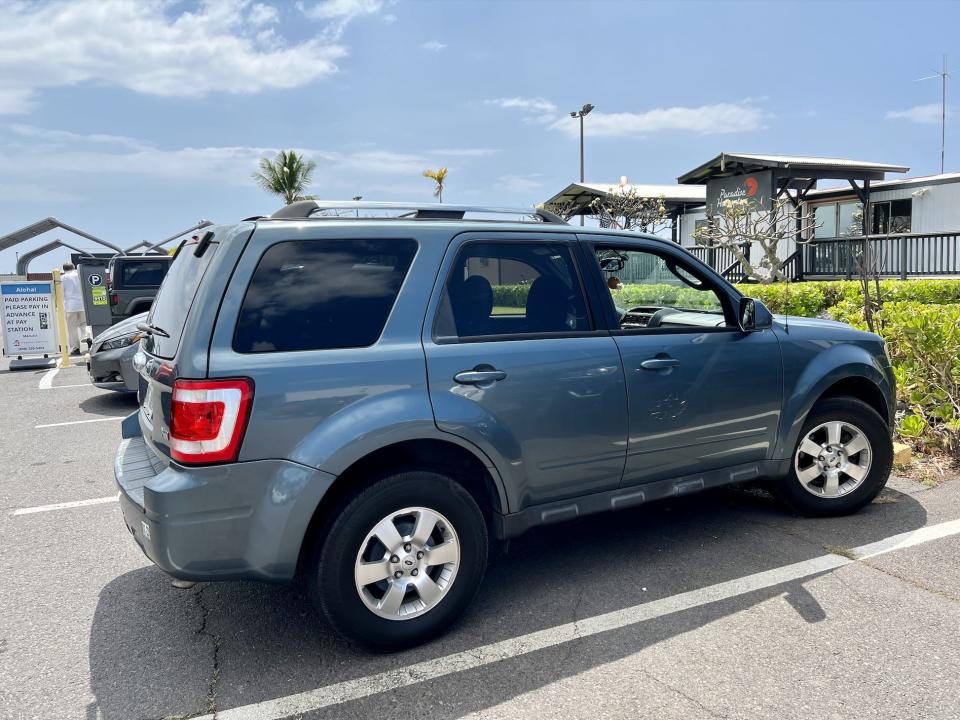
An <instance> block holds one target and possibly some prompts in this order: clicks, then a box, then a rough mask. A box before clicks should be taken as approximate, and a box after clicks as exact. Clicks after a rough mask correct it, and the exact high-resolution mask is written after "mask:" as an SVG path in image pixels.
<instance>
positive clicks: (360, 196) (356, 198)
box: [353, 195, 363, 217]
mask: <svg viewBox="0 0 960 720" xmlns="http://www.w3.org/2000/svg"><path fill="white" fill-rule="evenodd" d="M361 200H363V195H354V196H353V201H354V202H360V201H361ZM357 217H360V208H357Z"/></svg>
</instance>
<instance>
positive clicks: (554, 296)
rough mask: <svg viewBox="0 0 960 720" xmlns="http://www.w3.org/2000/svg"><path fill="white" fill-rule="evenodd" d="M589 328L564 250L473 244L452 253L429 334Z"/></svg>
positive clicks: (532, 244) (439, 336) (513, 244)
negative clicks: (453, 255) (454, 258)
mask: <svg viewBox="0 0 960 720" xmlns="http://www.w3.org/2000/svg"><path fill="white" fill-rule="evenodd" d="M592 329H593V328H592V325H591V322H590V317H589V315H588V314H587V305H586V301H585V299H584V295H583V290H582V287H581V285H580V281H579V278H578V276H577V271H576V267H575V266H574V264H573V258H572V257H571V254H570V248H569V247H567V246H565V245H561V244H548V243H536V242H476V243H467V244H466V245H464V246H463V247H462V248H461V249H460V252H459V253H458V254H457V259H456V261H455V262H454V264H453V267H452V269H451V272H450V276H449V277H448V278H447V283H446V286H445V287H444V290H443V295H442V297H441V299H440V307H439V309H438V314H437V322H436V325H435V326H434V335H435V336H436V338H437V339H438V340H443V339H446V340H450V339H463V338H480V337H489V336H501V337H502V336H508V335H539V334H543V333H574V332H586V331H589V330H592Z"/></svg>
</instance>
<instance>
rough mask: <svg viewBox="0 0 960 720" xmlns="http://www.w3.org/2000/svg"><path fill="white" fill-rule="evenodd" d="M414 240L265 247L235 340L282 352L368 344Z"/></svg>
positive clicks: (237, 345)
mask: <svg viewBox="0 0 960 720" xmlns="http://www.w3.org/2000/svg"><path fill="white" fill-rule="evenodd" d="M416 251H417V244H416V242H414V241H413V240H295V241H289V242H282V243H277V244H276V245H274V246H272V247H271V248H270V249H269V250H267V251H266V252H265V253H264V254H263V257H262V258H260V262H259V263H258V264H257V269H256V270H255V271H254V273H253V278H252V279H251V281H250V286H249V287H248V288H247V292H246V296H245V297H244V300H243V306H242V307H241V309H240V317H239V318H238V320H237V329H236V333H235V335H234V339H233V348H234V350H236V351H237V352H242V353H256V352H282V351H291V350H322V349H329V348H349V347H365V346H367V345H372V344H373V343H375V342H376V341H377V339H378V338H379V337H380V334H381V333H382V332H383V327H384V325H385V324H386V322H387V317H388V316H389V314H390V311H391V309H393V304H394V302H395V301H396V299H397V294H398V293H399V292H400V286H401V285H402V284H403V279H404V278H405V277H406V275H407V270H408V269H409V267H410V263H411V262H412V261H413V256H414V255H415V254H416Z"/></svg>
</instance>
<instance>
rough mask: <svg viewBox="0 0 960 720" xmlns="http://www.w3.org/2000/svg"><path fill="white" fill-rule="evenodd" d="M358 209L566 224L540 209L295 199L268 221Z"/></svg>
mask: <svg viewBox="0 0 960 720" xmlns="http://www.w3.org/2000/svg"><path fill="white" fill-rule="evenodd" d="M341 210H342V211H349V212H350V213H354V212H355V213H356V215H353V214H350V215H340V214H332V215H324V214H321V213H328V212H331V213H337V211H341ZM361 210H384V211H404V210H405V211H407V212H404V213H402V214H400V215H384V216H383V217H378V216H375V215H374V216H371V215H365V216H364V217H363V218H361V219H367V220H369V219H377V220H463V218H464V216H465V215H466V214H467V213H476V214H486V215H520V216H522V217H528V218H530V220H521V221H519V222H544V223H551V224H554V225H566V224H567V223H566V221H564V219H563V218H561V217H560V216H559V215H556V214H554V213H552V212H550V211H549V210H544V209H542V208H491V207H482V206H474V205H448V204H446V203H397V202H366V201H362V202H358V201H350V200H344V201H327V200H298V201H296V202H293V203H290V204H289V205H286V206H285V207H282V208H280V209H279V210H277V211H276V212H275V213H273V214H272V215H270V217H269V219H271V220H296V219H300V220H303V219H306V218H323V217H328V218H330V219H339V220H349V219H350V218H352V217H357V218H360V211H361ZM486 222H517V221H516V220H486Z"/></svg>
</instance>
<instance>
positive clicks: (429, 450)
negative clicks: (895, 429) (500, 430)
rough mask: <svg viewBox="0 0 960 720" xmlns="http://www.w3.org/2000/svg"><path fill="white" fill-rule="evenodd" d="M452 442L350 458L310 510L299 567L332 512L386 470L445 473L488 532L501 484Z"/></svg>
mask: <svg viewBox="0 0 960 720" xmlns="http://www.w3.org/2000/svg"><path fill="white" fill-rule="evenodd" d="M457 440H458V438H456V437H455V436H451V437H450V439H447V438H436V437H433V438H430V437H425V438H417V439H409V440H402V441H400V442H395V443H392V444H390V445H386V446H383V447H381V448H378V449H376V450H373V451H371V452H369V453H367V454H366V455H364V456H362V457H359V458H357V459H356V460H354V461H353V462H352V463H351V464H350V465H349V466H347V467H346V468H345V469H344V470H343V472H341V473H340V474H339V475H338V476H337V478H336V480H334V481H333V483H332V484H331V486H330V487H329V488H328V489H327V491H326V492H325V493H324V495H323V497H322V498H321V499H320V502H319V503H318V505H317V507H316V508H315V509H314V512H313V516H312V518H311V520H310V522H309V524H308V526H307V529H306V532H305V533H304V536H303V539H302V540H301V546H300V555H299V562H298V566H299V567H300V568H302V567H303V563H304V560H305V559H306V558H307V557H308V555H309V552H310V548H311V544H312V542H311V541H312V539H313V538H314V537H315V536H316V535H317V534H318V533H322V532H323V529H324V527H325V526H326V524H327V522H328V520H329V519H330V518H331V517H332V516H333V513H334V512H335V511H336V510H337V508H339V507H341V506H342V505H343V504H344V503H346V502H347V501H348V500H349V498H350V497H352V496H353V495H354V494H356V493H357V492H358V491H360V490H361V489H362V488H364V487H367V486H368V485H369V484H370V483H371V482H373V481H374V480H376V479H378V478H380V477H383V475H384V474H386V473H388V472H399V471H402V470H410V469H421V470H424V469H428V470H439V471H441V472H445V473H447V474H449V475H450V476H451V477H452V478H454V479H455V480H456V481H458V482H459V483H460V484H461V485H463V487H464V488H466V490H467V491H468V492H469V493H470V494H471V495H472V496H473V497H474V499H475V500H476V501H477V504H478V505H479V506H480V509H481V511H482V512H483V514H484V518H485V519H486V521H487V524H488V527H489V528H491V531H492V528H493V519H494V514H502V513H505V512H507V499H506V494H505V492H504V489H503V484H502V481H501V480H500V478H499V474H498V473H497V471H496V468H494V467H491V466H490V465H489V461H488V460H487V459H486V458H485V457H483V456H482V455H481V454H480V453H479V451H477V450H475V449H474V448H468V447H466V446H465V445H464V444H462V443H461V442H457Z"/></svg>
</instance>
